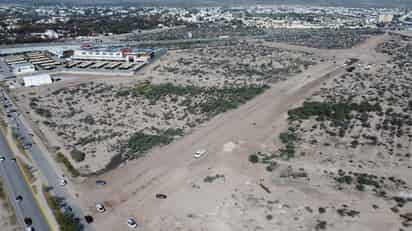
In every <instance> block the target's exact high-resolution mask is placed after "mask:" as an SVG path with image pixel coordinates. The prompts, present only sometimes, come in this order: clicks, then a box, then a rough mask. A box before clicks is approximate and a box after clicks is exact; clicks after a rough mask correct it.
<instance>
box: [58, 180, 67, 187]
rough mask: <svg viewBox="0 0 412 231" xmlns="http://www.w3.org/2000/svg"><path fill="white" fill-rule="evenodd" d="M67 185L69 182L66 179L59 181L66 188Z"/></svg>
mask: <svg viewBox="0 0 412 231" xmlns="http://www.w3.org/2000/svg"><path fill="white" fill-rule="evenodd" d="M66 184H67V180H65V179H61V180H60V181H59V185H60V186H65V185H66Z"/></svg>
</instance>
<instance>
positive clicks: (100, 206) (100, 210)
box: [96, 203, 106, 213]
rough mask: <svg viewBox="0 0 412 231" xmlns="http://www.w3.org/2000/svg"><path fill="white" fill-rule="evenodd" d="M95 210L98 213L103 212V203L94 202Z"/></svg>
mask: <svg viewBox="0 0 412 231" xmlns="http://www.w3.org/2000/svg"><path fill="white" fill-rule="evenodd" d="M96 210H97V212H99V213H104V212H105V211H106V209H105V208H104V205H103V204H100V203H98V204H96Z"/></svg>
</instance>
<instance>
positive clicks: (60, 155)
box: [56, 152, 80, 177]
mask: <svg viewBox="0 0 412 231" xmlns="http://www.w3.org/2000/svg"><path fill="white" fill-rule="evenodd" d="M56 161H57V162H58V163H62V164H63V165H64V166H65V167H66V169H67V171H69V172H70V174H71V175H72V176H73V177H78V176H80V173H79V171H77V169H76V168H75V167H73V165H72V163H70V161H69V160H68V159H67V158H66V157H65V156H64V155H63V153H61V152H58V153H57V154H56Z"/></svg>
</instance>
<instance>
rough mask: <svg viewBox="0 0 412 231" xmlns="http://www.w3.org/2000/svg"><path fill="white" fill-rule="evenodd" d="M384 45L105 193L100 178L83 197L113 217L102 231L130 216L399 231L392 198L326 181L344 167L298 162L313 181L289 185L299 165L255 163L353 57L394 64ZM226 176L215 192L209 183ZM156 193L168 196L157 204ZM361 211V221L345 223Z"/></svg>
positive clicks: (226, 117)
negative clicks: (271, 167) (291, 114)
mask: <svg viewBox="0 0 412 231" xmlns="http://www.w3.org/2000/svg"><path fill="white" fill-rule="evenodd" d="M384 38H385V37H378V38H373V39H371V40H369V41H368V42H367V43H365V44H363V45H362V46H360V47H356V48H355V49H352V50H348V51H341V53H336V54H335V55H336V60H337V63H336V64H333V62H328V63H323V64H320V65H316V66H314V67H311V68H309V69H308V70H307V71H305V72H304V73H302V74H299V75H297V76H296V77H295V78H291V79H289V80H286V81H284V82H280V83H277V84H275V85H273V86H272V88H271V89H270V90H268V91H267V92H266V93H264V94H263V95H261V96H259V97H257V98H256V99H254V100H252V101H251V102H249V103H247V104H245V105H244V106H242V107H240V108H239V109H237V110H234V111H230V112H228V113H225V114H223V115H220V116H217V117H216V118H214V119H212V120H211V121H209V122H207V123H205V124H203V125H202V126H200V127H198V128H196V129H195V130H194V131H193V133H191V134H190V135H188V136H186V137H184V138H182V139H180V140H178V141H177V142H174V143H172V144H170V145H168V146H166V147H163V148H158V149H155V150H153V151H152V152H151V153H150V154H149V155H147V156H146V157H144V158H143V159H139V160H138V161H133V162H128V163H127V164H126V165H124V166H122V167H120V168H118V169H116V170H114V171H111V172H109V173H107V174H105V175H102V176H99V179H104V180H107V182H108V185H107V186H105V187H102V188H97V187H96V186H95V185H94V183H93V182H94V180H96V179H97V178H90V179H89V181H88V182H89V183H88V184H86V185H82V186H81V189H80V188H79V191H80V192H82V193H80V200H81V201H83V202H84V204H85V205H87V208H88V209H89V211H91V212H92V213H94V212H93V206H94V203H96V202H104V203H105V204H106V205H107V207H108V211H107V213H105V214H96V227H97V229H103V230H112V229H121V230H127V226H126V223H125V221H126V219H127V217H135V218H136V219H137V220H138V221H139V222H140V223H141V225H142V227H143V228H142V229H143V230H320V229H323V228H324V227H326V228H327V229H331V230H382V231H383V230H385V231H386V230H398V224H399V215H396V214H393V213H391V212H388V210H389V206H390V204H385V202H384V199H382V198H381V199H379V198H378V199H376V198H375V197H373V196H370V195H368V194H366V195H364V194H361V193H358V192H356V191H340V190H336V185H335V184H334V183H333V182H332V181H331V180H330V178H328V177H325V176H323V172H324V170H328V171H337V166H335V165H326V164H322V163H317V162H307V161H301V162H299V161H297V162H296V163H293V167H292V168H293V170H292V171H296V172H299V171H303V172H305V173H306V174H308V175H309V178H308V177H302V178H300V177H297V178H289V177H281V176H284V175H285V173H284V172H285V171H290V170H287V169H288V165H291V163H290V162H286V161H281V160H279V161H278V167H277V168H276V169H275V171H273V172H267V171H265V169H264V168H262V167H257V166H259V165H253V164H252V163H250V162H249V161H248V155H249V154H251V153H253V152H256V151H262V152H271V151H273V150H276V147H277V146H278V142H277V137H278V135H279V133H280V132H282V131H284V130H285V128H286V126H287V123H286V112H287V110H288V109H290V108H291V107H294V106H296V105H299V104H300V103H301V102H302V101H303V100H304V99H305V98H307V97H309V96H311V95H312V94H313V93H314V92H316V91H318V90H320V88H321V87H322V83H323V82H324V81H326V80H329V79H333V78H337V77H339V76H341V75H343V74H344V73H345V70H344V69H343V68H342V67H343V63H344V61H345V60H346V59H347V58H349V57H359V58H361V59H362V60H363V62H366V63H379V62H384V61H385V60H387V57H385V55H382V54H377V53H376V52H375V51H374V48H375V47H376V45H377V44H379V43H380V42H382V41H383V39H384ZM201 148H204V149H207V151H208V152H207V155H206V156H205V157H203V158H201V159H194V158H193V152H194V151H195V150H197V149H201ZM216 174H218V175H219V177H218V178H217V179H215V180H214V181H213V182H212V183H208V182H205V178H206V177H207V176H216ZM222 175H223V176H224V177H221V176H222ZM297 175H299V174H297ZM309 179H310V180H309ZM156 193H164V194H166V195H167V196H168V197H167V199H165V200H161V199H156V197H155V194H156ZM373 203H378V204H379V206H378V207H380V206H382V208H381V209H376V207H374V206H373ZM381 204H384V206H383V205H381ZM323 209H325V210H326V211H327V212H323ZM351 210H355V211H360V215H353V214H352V215H353V217H352V216H348V215H345V214H351V213H350V212H348V211H351ZM337 211H340V212H341V213H343V214H344V216H343V217H342V216H341V215H339V214H338V212H337ZM342 211H343V212H342ZM346 212H348V213H346Z"/></svg>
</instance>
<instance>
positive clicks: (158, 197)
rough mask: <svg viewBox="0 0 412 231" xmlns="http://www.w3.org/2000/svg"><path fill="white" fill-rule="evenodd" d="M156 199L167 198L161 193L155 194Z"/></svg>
mask: <svg viewBox="0 0 412 231" xmlns="http://www.w3.org/2000/svg"><path fill="white" fill-rule="evenodd" d="M156 198H157V199H166V198H167V196H166V195H165V194H163V193H157V194H156Z"/></svg>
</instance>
